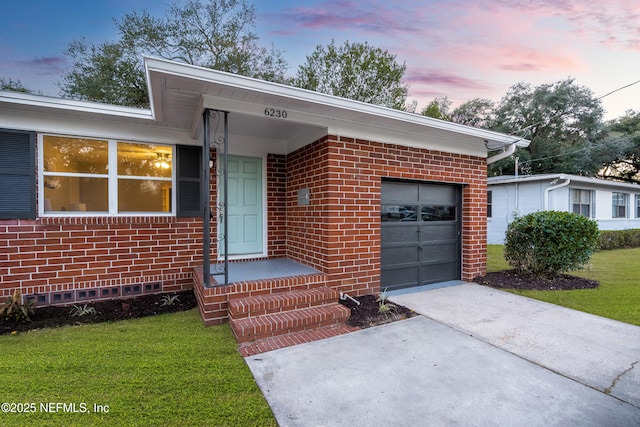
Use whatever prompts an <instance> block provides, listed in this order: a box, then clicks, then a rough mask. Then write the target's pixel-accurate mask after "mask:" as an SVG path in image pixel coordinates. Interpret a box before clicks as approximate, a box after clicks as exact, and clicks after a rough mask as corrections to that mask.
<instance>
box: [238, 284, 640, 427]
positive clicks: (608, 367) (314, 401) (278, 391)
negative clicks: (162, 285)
mask: <svg viewBox="0 0 640 427" xmlns="http://www.w3.org/2000/svg"><path fill="white" fill-rule="evenodd" d="M392 300H393V301H395V302H397V303H399V304H402V305H406V306H408V307H410V308H412V309H414V310H415V311H417V312H419V313H421V314H423V316H418V317H415V318H412V319H409V320H404V321H400V322H395V323H391V324H388V325H383V326H378V327H374V328H369V329H365V330H361V331H358V332H353V333H350V334H346V335H341V336H338V337H334V338H329V339H326V340H323V341H317V342H312V343H308V344H302V345H298V346H295V347H289V348H284V349H280V350H275V351H272V352H268V353H263V354H259V355H256V356H251V357H248V358H246V359H245V360H246V362H247V364H248V365H249V367H250V369H251V370H252V372H253V374H254V376H255V378H256V381H257V382H258V385H259V386H260V388H261V390H262V391H263V393H264V395H265V397H266V398H267V400H268V402H269V404H270V405H271V408H272V410H273V412H274V414H275V416H276V418H277V420H278V423H279V424H280V425H281V426H341V425H344V426H371V425H391V424H397V425H432V426H446V425H454V424H455V425H463V426H635V425H640V400H639V394H640V381H639V377H638V371H640V366H636V365H638V364H639V363H638V360H640V328H638V327H634V326H630V325H627V324H623V323H619V322H614V321H610V320H607V319H602V318H600V317H597V316H590V315H587V314H584V313H580V312H576V311H573V310H567V309H564V308H561V307H557V306H553V305H550V304H545V303H541V302H538V301H535V300H530V299H527V298H523V297H519V296H516V295H512V294H508V293H505V292H501V291H496V290H494V289H490V288H485V287H482V286H478V285H467V284H464V285H459V286H453V287H448V288H442V289H436V290H431V291H425V292H420V293H415V294H407V295H402V296H396V297H392Z"/></svg>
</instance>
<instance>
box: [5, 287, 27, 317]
mask: <svg viewBox="0 0 640 427" xmlns="http://www.w3.org/2000/svg"><path fill="white" fill-rule="evenodd" d="M35 305H36V303H35V301H34V300H29V301H27V302H24V303H23V302H22V294H21V293H20V291H19V290H17V289H16V290H15V292H14V293H13V294H12V295H11V296H10V297H9V298H8V299H7V302H6V303H5V304H4V306H3V307H2V309H1V310H0V321H5V320H14V321H16V322H23V321H26V322H28V321H30V320H31V315H32V314H33V313H34V311H35Z"/></svg>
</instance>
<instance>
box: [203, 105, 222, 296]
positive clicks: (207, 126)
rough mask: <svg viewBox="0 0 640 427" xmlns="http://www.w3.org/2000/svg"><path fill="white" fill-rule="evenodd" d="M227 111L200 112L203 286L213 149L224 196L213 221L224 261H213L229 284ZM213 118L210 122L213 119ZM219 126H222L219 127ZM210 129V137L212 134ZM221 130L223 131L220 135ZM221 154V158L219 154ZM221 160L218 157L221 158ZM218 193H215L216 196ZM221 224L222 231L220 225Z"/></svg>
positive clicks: (208, 250)
mask: <svg viewBox="0 0 640 427" xmlns="http://www.w3.org/2000/svg"><path fill="white" fill-rule="evenodd" d="M228 114H229V113H227V112H226V111H218V110H212V109H205V111H204V113H203V119H204V144H203V145H202V160H203V162H202V163H203V170H204V177H203V180H202V200H203V205H204V207H203V213H202V222H203V235H204V236H203V237H204V249H203V251H204V253H203V262H204V267H203V268H204V283H205V286H207V287H209V286H211V255H210V253H211V219H212V218H213V214H212V212H211V201H210V197H211V196H210V193H209V188H210V186H211V179H210V173H211V166H210V164H209V162H210V158H211V150H212V149H215V150H216V163H217V165H215V164H214V165H213V167H214V170H215V172H216V186H217V188H218V190H219V189H220V187H222V194H223V199H222V200H221V201H217V202H216V209H215V211H216V212H215V214H216V224H217V225H218V230H217V236H218V238H217V240H216V243H217V253H218V257H220V251H221V250H222V252H223V260H224V262H223V263H216V264H215V274H224V285H228V284H229V242H228V240H227V236H228V233H229V225H228V222H227V213H228V204H229V203H228V202H229V191H228V189H229V179H228V174H227V167H228V153H227V152H228V146H229V130H228V124H229V122H228ZM212 121H213V123H212ZM220 127H222V130H221V129H220ZM212 132H213V138H212ZM220 133H222V135H220ZM220 156H222V158H220ZM220 160H221V161H220ZM216 197H217V196H216ZM220 224H222V231H221V229H220Z"/></svg>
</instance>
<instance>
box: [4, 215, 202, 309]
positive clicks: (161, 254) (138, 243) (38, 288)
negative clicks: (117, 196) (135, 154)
mask: <svg viewBox="0 0 640 427" xmlns="http://www.w3.org/2000/svg"><path fill="white" fill-rule="evenodd" d="M198 264H200V265H202V221H201V220H200V219H199V218H171V217H117V218H115V217H100V218H39V219H36V220H11V221H0V297H4V296H7V295H9V294H10V293H11V292H12V291H13V290H14V289H16V288H18V289H20V290H21V292H22V294H23V295H30V294H35V293H48V292H54V293H55V292H61V291H73V295H74V301H75V300H76V296H77V295H76V293H75V292H76V290H79V289H85V290H86V289H91V288H100V287H111V288H118V289H119V292H120V293H119V294H118V295H116V296H125V295H124V290H123V289H121V288H122V286H124V285H132V284H150V283H153V284H158V283H159V284H160V286H161V289H160V291H165V292H166V291H175V290H183V289H190V288H191V287H192V285H193V281H192V268H193V267H194V266H195V265H198ZM155 292H156V293H157V292H158V290H155ZM140 293H145V291H144V288H143V289H141V292H140ZM52 302H54V301H53V297H52V296H50V300H49V303H52ZM63 302H69V301H63Z"/></svg>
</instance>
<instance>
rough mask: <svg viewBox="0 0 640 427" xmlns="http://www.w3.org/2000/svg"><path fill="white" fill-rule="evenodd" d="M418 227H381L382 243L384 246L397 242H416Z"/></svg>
mask: <svg viewBox="0 0 640 427" xmlns="http://www.w3.org/2000/svg"><path fill="white" fill-rule="evenodd" d="M417 241H418V226H412V227H383V228H382V242H383V244H384V245H388V244H393V243H397V242H417Z"/></svg>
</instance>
